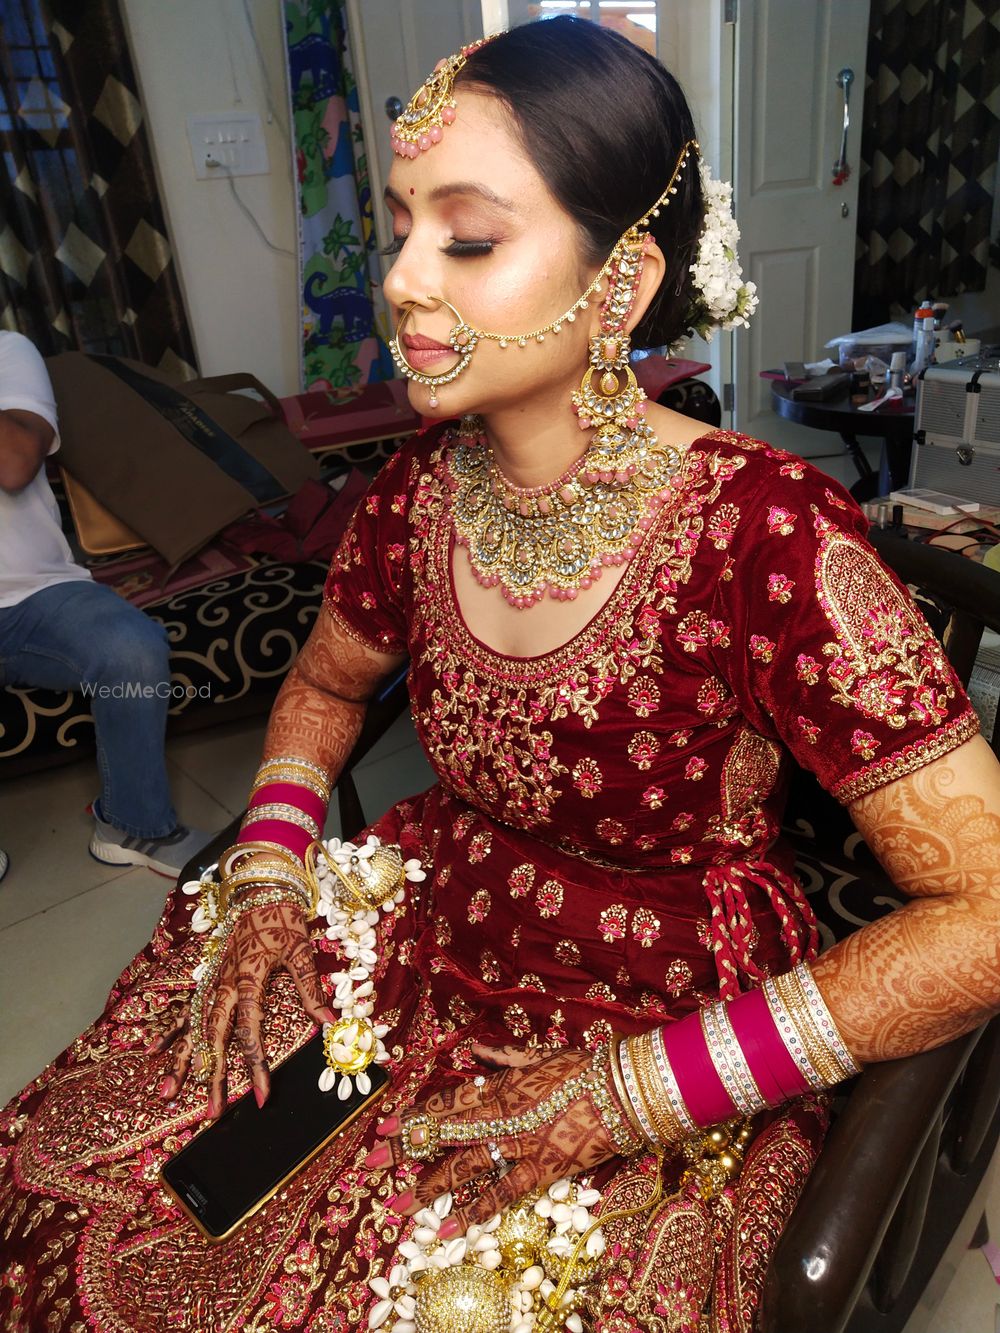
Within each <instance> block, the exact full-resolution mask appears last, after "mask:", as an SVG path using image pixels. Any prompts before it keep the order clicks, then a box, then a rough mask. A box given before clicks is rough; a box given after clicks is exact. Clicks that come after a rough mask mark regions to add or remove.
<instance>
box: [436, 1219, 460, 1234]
mask: <svg viewBox="0 0 1000 1333" xmlns="http://www.w3.org/2000/svg"><path fill="white" fill-rule="evenodd" d="M461 1230H462V1228H461V1225H460V1224H459V1222H458V1221H457V1219H456V1218H454V1217H446V1218H445V1220H444V1221H443V1222H442V1223H441V1225H440V1227H438V1239H439V1240H451V1238H452V1236H456V1235H457V1234H458V1233H459V1232H460V1231H461Z"/></svg>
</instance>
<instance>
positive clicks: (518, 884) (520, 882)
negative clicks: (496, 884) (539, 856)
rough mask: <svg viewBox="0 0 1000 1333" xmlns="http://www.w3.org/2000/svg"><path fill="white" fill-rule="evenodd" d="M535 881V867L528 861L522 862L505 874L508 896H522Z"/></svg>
mask: <svg viewBox="0 0 1000 1333" xmlns="http://www.w3.org/2000/svg"><path fill="white" fill-rule="evenodd" d="M534 882H535V867H534V866H533V865H531V864H530V863H529V862H528V861H525V862H523V863H522V864H521V865H519V866H515V867H514V869H513V870H512V871H511V872H510V874H509V875H508V876H507V884H508V886H509V887H510V896H511V897H512V898H523V897H524V895H525V894H526V893H528V892H529V891H530V889H531V886H532V884H534Z"/></svg>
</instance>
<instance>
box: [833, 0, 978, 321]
mask: <svg viewBox="0 0 1000 1333" xmlns="http://www.w3.org/2000/svg"><path fill="white" fill-rule="evenodd" d="M998 152H1000V0H872V8H871V20H870V33H869V43H868V70H867V85H866V91H865V103H864V119H863V126H862V134H861V177H860V181H859V195H858V254H857V265H856V270H855V284H854V291H855V297H854V302H855V305H854V327H855V328H865V327H868V326H869V325H873V324H878V323H880V322H881V321H882V320H884V319H886V318H888V317H889V316H890V315H893V314H897V313H899V310H900V308H901V309H902V310H903V311H905V312H907V313H908V312H910V311H911V310H912V309H913V307H914V306H915V305H916V304H917V302H918V301H919V300H920V299H921V298H922V297H925V296H930V297H947V296H955V295H957V294H958V293H959V292H977V291H982V290H983V288H984V287H985V285H986V277H987V269H988V265H989V263H990V229H991V223H992V218H993V200H994V197H995V195H996V191H997V188H998V173H997V155H998Z"/></svg>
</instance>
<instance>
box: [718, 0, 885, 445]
mask: <svg viewBox="0 0 1000 1333" xmlns="http://www.w3.org/2000/svg"><path fill="white" fill-rule="evenodd" d="M868 10H869V0H738V11H737V15H736V76H735V98H734V107H735V117H734V129H735V133H734V173H735V181H734V185H735V195H734V198H735V204H736V217H737V220H738V222H739V225H740V230H741V232H742V239H741V242H740V256H741V259H742V261H743V271H744V273H745V274H746V276H747V277H749V278H752V279H753V281H754V282H755V283H756V284H757V287H758V289H759V294H760V308H759V309H758V311H757V314H756V316H755V317H754V319H753V320H752V321H751V325H750V329H749V331H745V330H744V331H741V332H740V333H738V334H737V335H736V337H735V385H736V425H737V426H738V428H739V429H740V430H744V431H746V432H747V433H749V434H751V435H760V436H763V437H764V438H765V439H770V440H772V441H773V442H774V443H776V444H784V445H787V446H788V447H790V448H794V449H796V451H797V452H806V453H807V454H808V453H812V452H820V451H824V452H826V451H829V449H831V448H835V447H836V436H829V437H828V438H827V439H824V437H823V436H819V435H817V433H816V432H815V431H809V430H806V429H805V428H803V427H798V426H793V425H792V423H790V422H784V421H781V420H780V419H779V418H777V417H775V415H774V414H773V413H772V411H771V407H770V392H769V382H768V381H767V380H761V379H760V378H759V372H760V371H761V370H766V369H770V368H774V367H780V366H781V363H782V362H783V361H786V360H787V361H802V360H805V361H812V360H817V359H819V358H821V357H822V356H825V355H826V353H825V352H824V351H823V344H824V343H825V342H826V341H827V339H828V338H832V337H835V336H836V335H837V334H839V333H847V332H849V331H850V328H851V306H852V300H853V287H854V250H855V228H856V226H857V216H856V214H857V198H858V150H859V147H860V142H861V111H862V106H863V103H864V88H865V58H866V52H867V45H868ZM843 69H850V70H852V71H853V75H854V80H853V85H852V87H851V89H850V129H849V131H848V139H847V161H848V163H849V165H850V167H851V174H850V175H849V176H848V178H847V180H846V181H845V182H844V183H843V184H841V185H836V184H834V172H833V168H834V163H835V161H836V160H837V158H838V157H839V154H840V144H841V134H842V129H843V114H844V97H843V91H842V89H841V88H840V87H839V86H838V83H837V75H838V73H839V72H840V71H841V70H843ZM804 441H805V449H803V443H804Z"/></svg>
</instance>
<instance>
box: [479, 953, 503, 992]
mask: <svg viewBox="0 0 1000 1333" xmlns="http://www.w3.org/2000/svg"><path fill="white" fill-rule="evenodd" d="M479 971H480V975H481V976H482V978H483V980H484V981H488V982H489V983H490V985H491V986H495V985H496V983H497V982H498V981H499V980H500V963H499V962H498V960H497V956H496V954H495V953H494V952H493V951H492V949H484V950H483V951H482V953H481V954H480V955H479Z"/></svg>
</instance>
